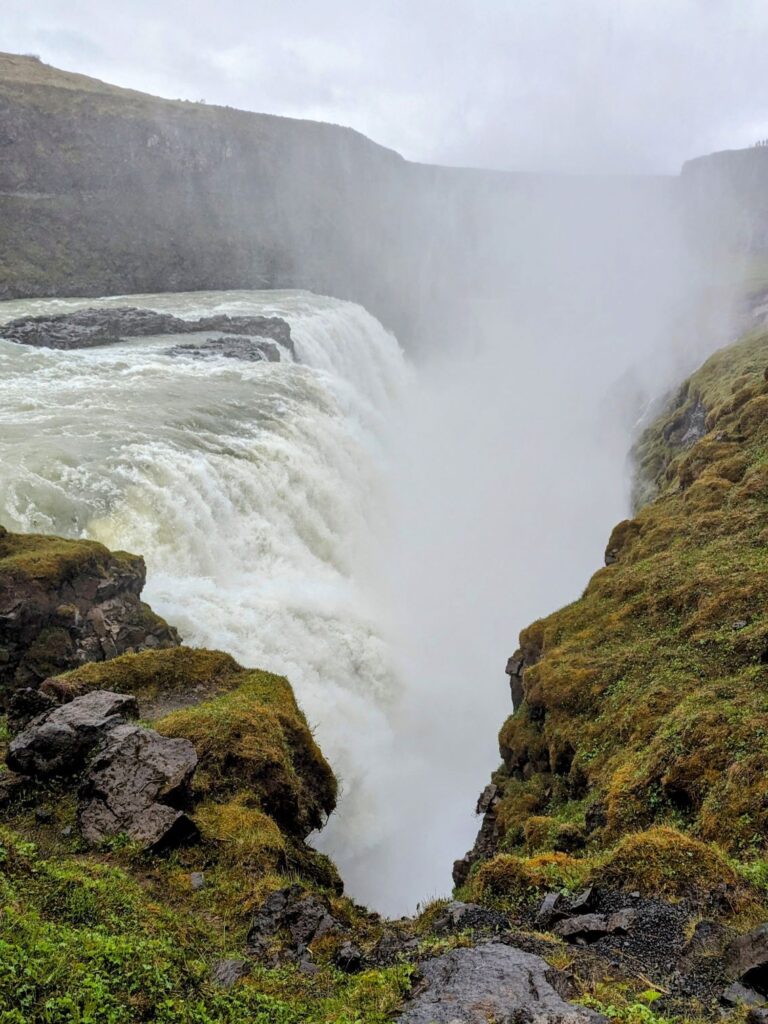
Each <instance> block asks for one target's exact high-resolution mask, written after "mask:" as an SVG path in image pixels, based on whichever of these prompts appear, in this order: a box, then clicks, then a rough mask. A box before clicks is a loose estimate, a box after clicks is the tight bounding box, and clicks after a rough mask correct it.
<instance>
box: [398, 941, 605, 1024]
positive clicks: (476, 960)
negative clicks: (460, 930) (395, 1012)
mask: <svg viewBox="0 0 768 1024" xmlns="http://www.w3.org/2000/svg"><path fill="white" fill-rule="evenodd" d="M552 973H553V972H552V971H551V969H550V968H549V966H548V965H547V963H546V962H545V961H544V960H542V959H541V957H538V956H535V955H533V954H532V953H525V952H523V951H522V950H520V949H516V948H515V947H514V946H506V945H501V944H500V943H488V944H485V945H480V946H475V947H474V948H472V949H466V948H464V949H454V950H451V952H450V953H446V954H444V955H443V956H439V957H436V958H435V959H433V960H428V961H426V962H424V963H422V964H421V966H420V981H419V983H418V984H417V985H416V987H415V989H414V994H413V996H412V998H411V1000H410V1001H409V1003H408V1004H407V1005H406V1009H405V1011H404V1012H403V1013H402V1014H401V1015H400V1016H399V1017H398V1018H397V1019H398V1020H399V1021H400V1022H401V1024H455V1022H456V1021H461V1022H462V1024H488V1022H489V1021H513V1020H514V1021H536V1022H537V1024H561V1022H563V1024H564V1022H566V1021H567V1022H569V1024H597V1022H601V1021H603V1020H604V1019H605V1018H603V1017H600V1016H599V1015H598V1014H595V1013H593V1012H592V1011H590V1010H585V1009H583V1008H582V1007H579V1006H574V1005H572V1004H570V1003H567V1002H565V1000H563V999H562V998H561V996H560V995H558V993H557V991H556V990H555V988H554V987H553V986H552V984H551V983H550V981H549V977H548V975H551V974H552Z"/></svg>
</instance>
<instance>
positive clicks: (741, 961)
mask: <svg viewBox="0 0 768 1024" xmlns="http://www.w3.org/2000/svg"><path fill="white" fill-rule="evenodd" d="M726 962H727V964H728V970H729V973H730V976H731V977H732V978H733V979H734V980H736V981H740V982H742V983H743V984H744V985H746V986H748V987H749V988H751V989H754V990H755V991H756V992H759V993H760V994H761V995H762V996H764V997H765V996H768V923H766V924H761V925H758V926H757V928H753V929H752V931H750V932H747V933H746V935H740V936H739V937H738V938H737V939H735V940H734V942H732V943H731V945H730V946H729V947H728V949H727V950H726Z"/></svg>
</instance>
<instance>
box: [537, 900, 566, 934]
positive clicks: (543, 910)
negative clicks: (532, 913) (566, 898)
mask: <svg viewBox="0 0 768 1024" xmlns="http://www.w3.org/2000/svg"><path fill="white" fill-rule="evenodd" d="M561 904H562V896H561V895H560V893H559V892H548V893H547V895H546V896H545V897H544V899H543V900H542V901H541V906H540V907H539V909H538V911H537V912H536V920H537V922H538V923H539V924H542V925H544V927H548V926H549V925H551V924H554V923H555V922H557V921H561V920H562V919H563V917H565V914H564V912H563V910H562V907H561Z"/></svg>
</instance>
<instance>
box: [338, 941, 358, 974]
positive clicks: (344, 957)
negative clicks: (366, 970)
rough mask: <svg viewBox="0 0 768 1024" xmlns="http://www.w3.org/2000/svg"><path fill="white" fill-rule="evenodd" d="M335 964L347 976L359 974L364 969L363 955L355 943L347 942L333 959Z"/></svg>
mask: <svg viewBox="0 0 768 1024" xmlns="http://www.w3.org/2000/svg"><path fill="white" fill-rule="evenodd" d="M333 962H334V963H335V964H336V966H337V967H338V968H339V970H340V971H344V973H345V974H357V972H358V971H360V970H362V967H363V953H362V950H361V949H360V947H359V946H357V945H356V944H355V943H354V942H345V943H344V944H343V945H342V946H341V947H340V948H339V950H338V952H337V953H336V956H335V957H334V958H333Z"/></svg>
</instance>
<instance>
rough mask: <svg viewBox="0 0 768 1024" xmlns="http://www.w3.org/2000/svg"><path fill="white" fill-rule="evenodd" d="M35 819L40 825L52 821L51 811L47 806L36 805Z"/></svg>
mask: <svg viewBox="0 0 768 1024" xmlns="http://www.w3.org/2000/svg"><path fill="white" fill-rule="evenodd" d="M35 821H38V822H40V824H41V825H48V824H50V823H51V822H52V821H53V811H52V810H50V809H49V808H48V807H36V808H35Z"/></svg>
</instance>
